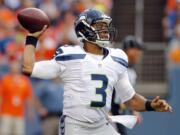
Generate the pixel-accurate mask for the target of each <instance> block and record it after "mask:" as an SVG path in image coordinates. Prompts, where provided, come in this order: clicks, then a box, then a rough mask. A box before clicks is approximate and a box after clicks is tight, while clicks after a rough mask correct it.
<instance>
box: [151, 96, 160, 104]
mask: <svg viewBox="0 0 180 135" xmlns="http://www.w3.org/2000/svg"><path fill="white" fill-rule="evenodd" d="M159 99H160V97H159V96H156V97H155V98H154V99H153V101H152V102H154V103H156V102H158V100H159Z"/></svg>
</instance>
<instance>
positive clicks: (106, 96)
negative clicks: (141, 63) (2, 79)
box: [23, 9, 172, 135]
mask: <svg viewBox="0 0 180 135" xmlns="http://www.w3.org/2000/svg"><path fill="white" fill-rule="evenodd" d="M74 24H75V32H76V35H77V37H78V39H79V40H80V41H82V43H83V46H80V45H75V46H71V45H64V46H62V47H59V48H58V49H57V51H56V53H55V55H54V58H53V59H52V60H47V61H40V62H35V48H36V44H37V41H38V38H39V37H40V36H41V35H42V34H43V32H45V30H46V27H44V28H43V30H42V31H39V32H35V33H29V34H28V36H27V37H26V46H25V50H24V54H23V72H24V73H25V74H27V75H30V76H31V77H36V78H41V79H53V78H56V77H60V78H61V80H62V82H63V84H64V101H63V103H64V108H63V116H62V117H61V119H60V135H119V134H118V133H117V132H116V131H115V130H114V129H113V128H112V126H111V125H110V124H109V122H108V119H107V112H108V111H109V108H110V105H111V98H112V91H113V88H115V90H116V92H117V93H119V95H120V99H121V102H122V103H125V104H126V106H127V107H129V108H130V109H132V110H136V111H157V112H171V111H172V108H171V106H170V105H169V104H168V103H167V102H166V101H165V100H162V99H160V98H159V96H157V97H155V98H154V99H153V100H147V99H146V98H144V97H143V96H141V95H139V94H137V93H136V92H135V90H134V89H133V87H132V86H131V84H130V82H129V79H128V74H127V67H128V58H127V56H126V54H125V53H124V52H123V51H122V50H121V49H113V48H108V45H110V42H111V41H113V37H114V32H115V29H114V27H113V26H112V19H111V17H109V16H107V15H105V14H103V13H102V12H100V11H98V10H94V9H88V10H85V11H84V12H82V13H81V14H80V15H79V16H78V17H77V19H76V21H75V23H74Z"/></svg>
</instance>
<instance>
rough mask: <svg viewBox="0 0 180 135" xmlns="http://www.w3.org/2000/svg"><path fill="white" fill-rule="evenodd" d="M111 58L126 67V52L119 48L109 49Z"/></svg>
mask: <svg viewBox="0 0 180 135" xmlns="http://www.w3.org/2000/svg"><path fill="white" fill-rule="evenodd" d="M110 55H111V58H112V59H113V60H114V61H115V62H118V63H119V64H121V65H123V66H124V67H126V68H127V67H128V57H127V55H126V53H125V52H124V51H123V50H121V49H111V54H110Z"/></svg>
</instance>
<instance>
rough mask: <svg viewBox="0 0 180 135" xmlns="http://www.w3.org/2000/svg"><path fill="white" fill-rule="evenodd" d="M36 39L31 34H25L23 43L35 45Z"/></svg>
mask: <svg viewBox="0 0 180 135" xmlns="http://www.w3.org/2000/svg"><path fill="white" fill-rule="evenodd" d="M37 41H38V39H37V38H36V37H33V36H27V37H26V44H25V45H33V46H34V47H36V45H37Z"/></svg>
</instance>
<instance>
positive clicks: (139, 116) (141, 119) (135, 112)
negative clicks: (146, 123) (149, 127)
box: [132, 111, 143, 124]
mask: <svg viewBox="0 0 180 135" xmlns="http://www.w3.org/2000/svg"><path fill="white" fill-rule="evenodd" d="M132 114H133V115H134V116H136V117H137V124H140V123H142V121H143V118H142V115H141V113H140V112H137V111H132Z"/></svg>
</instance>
